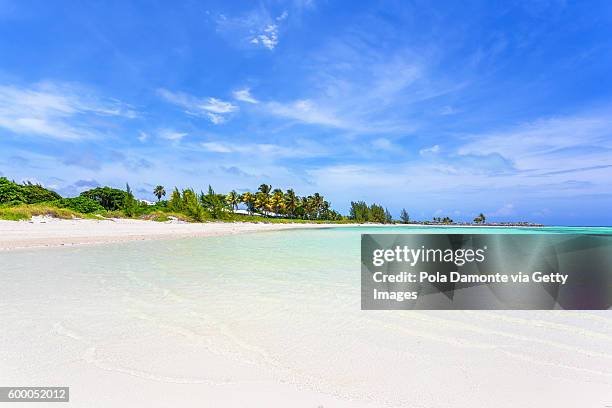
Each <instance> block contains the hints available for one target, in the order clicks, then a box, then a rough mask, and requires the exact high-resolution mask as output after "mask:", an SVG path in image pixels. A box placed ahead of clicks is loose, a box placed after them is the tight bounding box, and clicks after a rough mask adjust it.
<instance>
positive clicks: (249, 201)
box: [240, 191, 255, 215]
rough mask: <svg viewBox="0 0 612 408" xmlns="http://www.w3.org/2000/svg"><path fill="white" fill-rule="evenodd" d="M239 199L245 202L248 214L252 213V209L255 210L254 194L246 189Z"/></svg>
mask: <svg viewBox="0 0 612 408" xmlns="http://www.w3.org/2000/svg"><path fill="white" fill-rule="evenodd" d="M240 200H241V201H242V202H243V203H245V204H246V206H247V211H248V212H249V214H251V215H253V211H254V210H255V195H254V194H253V193H250V192H248V191H247V192H246V193H244V194H242V197H240Z"/></svg>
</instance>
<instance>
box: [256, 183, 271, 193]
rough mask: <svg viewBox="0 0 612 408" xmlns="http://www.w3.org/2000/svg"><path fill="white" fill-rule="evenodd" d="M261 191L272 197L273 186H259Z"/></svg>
mask: <svg viewBox="0 0 612 408" xmlns="http://www.w3.org/2000/svg"><path fill="white" fill-rule="evenodd" d="M259 191H260V192H261V193H262V194H265V195H266V196H268V195H270V191H272V186H271V185H270V184H262V185H260V186H259Z"/></svg>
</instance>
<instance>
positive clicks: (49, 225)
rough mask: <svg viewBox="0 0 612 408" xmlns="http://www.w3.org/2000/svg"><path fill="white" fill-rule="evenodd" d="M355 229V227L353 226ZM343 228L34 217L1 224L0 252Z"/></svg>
mask: <svg viewBox="0 0 612 408" xmlns="http://www.w3.org/2000/svg"><path fill="white" fill-rule="evenodd" d="M351 225H352V226H354V224H351ZM338 226H342V224H340V225H339V224H314V223H313V224H303V223H295V224H280V223H247V222H233V223H230V222H208V223H184V222H176V221H171V222H156V221H143V220H132V219H119V218H113V219H105V220H86V219H75V220H62V219H57V218H50V217H33V218H32V220H31V221H4V220H0V250H13V249H23V248H44V247H59V246H74V245H89V244H103V243H111V242H126V241H144V240H151V239H173V238H195V237H208V236H220V235H230V234H240V233H250V232H259V231H280V230H286V229H295V228H328V227H338Z"/></svg>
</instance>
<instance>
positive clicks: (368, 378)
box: [0, 227, 612, 407]
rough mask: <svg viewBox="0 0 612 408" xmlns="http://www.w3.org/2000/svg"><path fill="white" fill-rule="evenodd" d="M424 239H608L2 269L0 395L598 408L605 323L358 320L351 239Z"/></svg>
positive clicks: (558, 318)
mask: <svg viewBox="0 0 612 408" xmlns="http://www.w3.org/2000/svg"><path fill="white" fill-rule="evenodd" d="M422 232H434V233H527V234H528V233H559V232H571V233H597V234H610V233H612V229H611V228H609V227H607V228H603V227H602V228H599V227H597V228H580V227H569V228H568V227H546V228H517V229H514V228H455V227H452V228H445V227H434V228H422V227H393V228H385V227H345V228H330V229H316V230H313V229H300V230H287V231H277V232H262V233H254V234H241V235H229V236H220V237H207V238H189V239H176V240H160V241H147V242H129V243H121V244H108V245H96V246H88V247H73V248H55V249H42V250H23V251H14V252H7V253H2V254H0V265H1V272H2V273H1V275H0V285H1V286H2V288H3V289H2V290H3V296H2V297H1V298H0V319H2V322H3V330H2V332H1V333H0V344H2V347H0V367H2V369H0V382H1V383H4V384H58V385H62V384H69V385H70V386H71V387H73V389H74V390H78V392H79V393H80V395H81V400H76V401H71V405H74V406H83V407H89V406H94V405H95V404H93V403H92V402H93V401H91V400H87V398H85V397H84V396H95V397H96V404H97V405H95V406H122V404H121V400H116V399H113V398H119V397H116V396H118V395H119V396H120V395H131V394H133V393H134V392H135V390H138V389H139V387H144V386H145V385H146V384H149V383H153V384H158V385H159V387H158V388H159V389H160V390H164V393H163V395H161V394H162V393H160V395H159V398H160V399H159V401H161V402H159V404H158V405H151V406H179V405H176V404H173V401H177V400H178V401H180V398H181V396H183V397H184V396H185V395H189V394H190V393H193V392H196V391H197V392H201V393H203V395H204V396H205V397H206V396H210V392H212V391H211V390H215V389H219V390H221V391H223V392H224V393H225V391H224V390H226V388H224V387H228V386H230V385H231V386H232V387H234V388H232V389H233V390H234V392H236V393H248V392H251V391H252V388H251V387H260V386H261V385H262V384H283V385H284V386H288V387H292V389H295V390H302V391H308V392H316V393H321V395H328V396H334V398H339V399H340V400H342V401H348V402H347V404H346V406H351V407H353V406H355V407H357V406H366V405H362V404H370V405H369V406H376V407H380V406H446V405H448V404H449V401H455V402H457V404H455V403H454V402H453V406H496V407H516V406H548V405H549V403H550V401H555V405H556V406H559V407H565V406H567V407H570V406H579V405H580V406H586V405H589V404H591V405H592V406H598V405H597V404H599V405H601V404H600V403H601V401H603V399H602V398H604V397H608V396H609V395H610V390H612V315H611V314H610V313H608V312H607V311H602V312H563V311H529V312H520V311H516V312H497V311H471V312H470V311H454V312H453V311H430V312H427V311H361V310H360V234H361V233H422ZM100 375H104V378H105V381H106V382H107V384H112V385H113V387H117V388H116V391H117V392H116V393H114V394H113V393H108V392H102V391H101V390H100V389H99V387H97V385H96V384H97V379H98V377H99V376H100ZM173 384H175V385H176V384H179V385H177V386H176V388H174V387H175V386H174V385H173ZM181 387H182V388H181ZM185 387H187V388H185ZM206 387H208V388H206ZM210 387H212V388H210ZM215 387H217V388H215ZM247 390H251V391H247ZM479 390H480V391H482V390H495V392H486V393H485V392H479ZM516 390H520V392H518V393H517V392H516ZM72 392H73V391H72V390H71V399H72ZM224 393H222V394H223V395H225V394H226V393H225V394H224ZM75 395H76V394H75ZM165 395H167V397H166V396H165ZM245 395H246V394H245ZM290 397H291V395H290ZM75 398H76V397H75ZM164 398H169V400H164ZM220 398H221V397H220ZM289 399H291V398H289ZM219 401H221V402H220V403H219V404H218V405H217V406H228V404H226V402H227V401H225V400H219ZM558 401H560V402H558ZM606 401H612V399H607V400H606ZM424 402H427V404H425V403H424ZM134 403H136V401H134ZM164 404H165V405H164ZM136 405H137V404H136ZM290 405H291V406H300V405H298V404H297V403H295V404H290ZM254 406H257V404H255V405H254ZM308 406H316V405H308ZM330 406H332V405H330ZM336 406H339V405H336Z"/></svg>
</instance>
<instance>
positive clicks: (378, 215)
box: [368, 204, 387, 224]
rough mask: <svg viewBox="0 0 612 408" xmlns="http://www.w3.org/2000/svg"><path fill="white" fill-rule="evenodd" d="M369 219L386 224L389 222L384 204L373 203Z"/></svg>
mask: <svg viewBox="0 0 612 408" xmlns="http://www.w3.org/2000/svg"><path fill="white" fill-rule="evenodd" d="M368 221H369V222H377V223H381V224H384V223H386V222H387V217H386V214H385V209H384V208H383V206H382V205H378V204H372V205H371V206H370V208H369V211H368Z"/></svg>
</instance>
